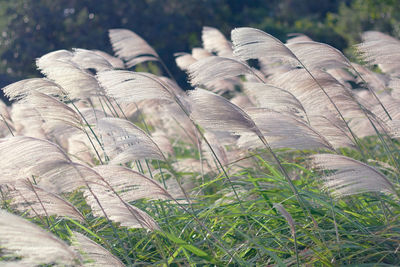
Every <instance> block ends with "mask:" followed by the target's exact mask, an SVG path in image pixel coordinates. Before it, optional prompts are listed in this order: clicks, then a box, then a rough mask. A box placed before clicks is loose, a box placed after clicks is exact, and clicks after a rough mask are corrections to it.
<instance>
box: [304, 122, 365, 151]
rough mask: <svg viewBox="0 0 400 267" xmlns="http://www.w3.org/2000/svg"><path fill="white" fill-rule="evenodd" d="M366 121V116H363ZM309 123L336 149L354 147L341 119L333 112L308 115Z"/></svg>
mask: <svg viewBox="0 0 400 267" xmlns="http://www.w3.org/2000/svg"><path fill="white" fill-rule="evenodd" d="M363 119H364V120H366V121H367V119H366V118H363ZM310 124H311V127H313V128H314V129H315V130H316V131H318V133H319V134H320V135H321V136H323V137H324V138H325V139H326V140H328V141H329V143H330V144H331V145H332V146H333V147H334V148H335V149H336V148H341V147H354V146H355V144H354V141H353V139H352V137H351V134H350V133H349V130H348V129H347V128H346V125H345V124H344V122H343V121H342V120H339V119H338V118H337V117H336V116H334V115H333V114H331V115H329V116H318V115H314V116H310Z"/></svg>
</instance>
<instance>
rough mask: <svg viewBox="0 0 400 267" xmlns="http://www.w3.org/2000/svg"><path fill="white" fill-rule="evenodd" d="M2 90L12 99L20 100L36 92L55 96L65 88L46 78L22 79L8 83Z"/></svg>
mask: <svg viewBox="0 0 400 267" xmlns="http://www.w3.org/2000/svg"><path fill="white" fill-rule="evenodd" d="M2 90H3V92H4V95H5V96H7V97H8V98H9V99H10V100H20V99H23V98H25V97H27V96H29V95H30V94H32V93H34V92H40V93H43V94H46V95H55V96H58V95H62V94H63V90H62V88H61V87H60V86H59V85H58V84H56V83H54V82H53V81H50V80H48V79H45V78H31V79H25V80H21V81H18V82H15V83H12V84H10V85H7V86H6V87H4V88H3V89H2Z"/></svg>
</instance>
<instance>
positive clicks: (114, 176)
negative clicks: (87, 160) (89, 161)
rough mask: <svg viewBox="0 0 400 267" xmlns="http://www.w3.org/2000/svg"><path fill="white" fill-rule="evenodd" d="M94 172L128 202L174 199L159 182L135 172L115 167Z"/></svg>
mask: <svg viewBox="0 0 400 267" xmlns="http://www.w3.org/2000/svg"><path fill="white" fill-rule="evenodd" d="M94 170H95V171H96V172H97V173H99V174H100V175H101V176H102V177H103V178H104V179H105V180H106V181H107V182H108V184H109V185H110V186H111V187H112V188H113V189H114V190H115V191H116V192H117V193H118V194H119V196H120V197H121V198H122V199H123V200H124V201H126V202H132V201H135V200H139V199H143V198H147V199H169V200H171V199H172V196H171V195H170V194H169V193H168V192H167V191H166V190H165V189H164V188H163V186H162V185H161V184H159V183H158V182H157V181H155V180H153V179H150V178H148V177H146V176H144V175H143V174H141V173H139V172H136V171H134V170H131V169H128V168H125V167H122V166H113V165H103V166H97V167H95V168H94Z"/></svg>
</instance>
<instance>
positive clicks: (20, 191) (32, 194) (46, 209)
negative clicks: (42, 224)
mask: <svg viewBox="0 0 400 267" xmlns="http://www.w3.org/2000/svg"><path fill="white" fill-rule="evenodd" d="M9 193H10V198H11V201H12V202H11V204H12V206H13V208H16V209H18V210H20V211H22V212H24V211H27V213H28V214H29V215H31V216H37V215H40V216H51V215H56V216H62V217H65V216H66V217H70V218H73V219H76V220H78V221H84V220H85V218H84V217H83V215H82V214H81V213H80V212H79V211H78V210H77V209H76V208H75V207H74V206H73V205H72V204H71V203H69V202H68V201H66V200H64V199H63V198H61V197H60V196H58V195H56V194H54V193H51V192H49V191H47V190H45V189H44V188H41V187H40V186H37V185H33V184H32V183H31V182H30V181H25V180H19V181H17V182H16V183H15V185H14V188H13V190H11V191H10V192H9Z"/></svg>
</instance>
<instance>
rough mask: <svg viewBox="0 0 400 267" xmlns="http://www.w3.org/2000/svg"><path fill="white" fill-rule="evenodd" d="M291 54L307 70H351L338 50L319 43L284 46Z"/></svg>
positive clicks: (298, 43)
mask: <svg viewBox="0 0 400 267" xmlns="http://www.w3.org/2000/svg"><path fill="white" fill-rule="evenodd" d="M286 47H287V48H289V49H290V50H291V51H292V53H294V54H295V56H296V57H297V58H298V59H299V60H300V61H301V62H302V63H303V64H304V66H305V67H306V68H307V69H309V70H313V69H325V70H327V69H335V68H351V64H350V62H349V60H348V59H347V58H346V57H345V56H344V55H343V54H342V52H340V51H339V50H338V49H336V48H334V47H332V46H330V45H328V44H324V43H319V42H295V43H290V44H286Z"/></svg>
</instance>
